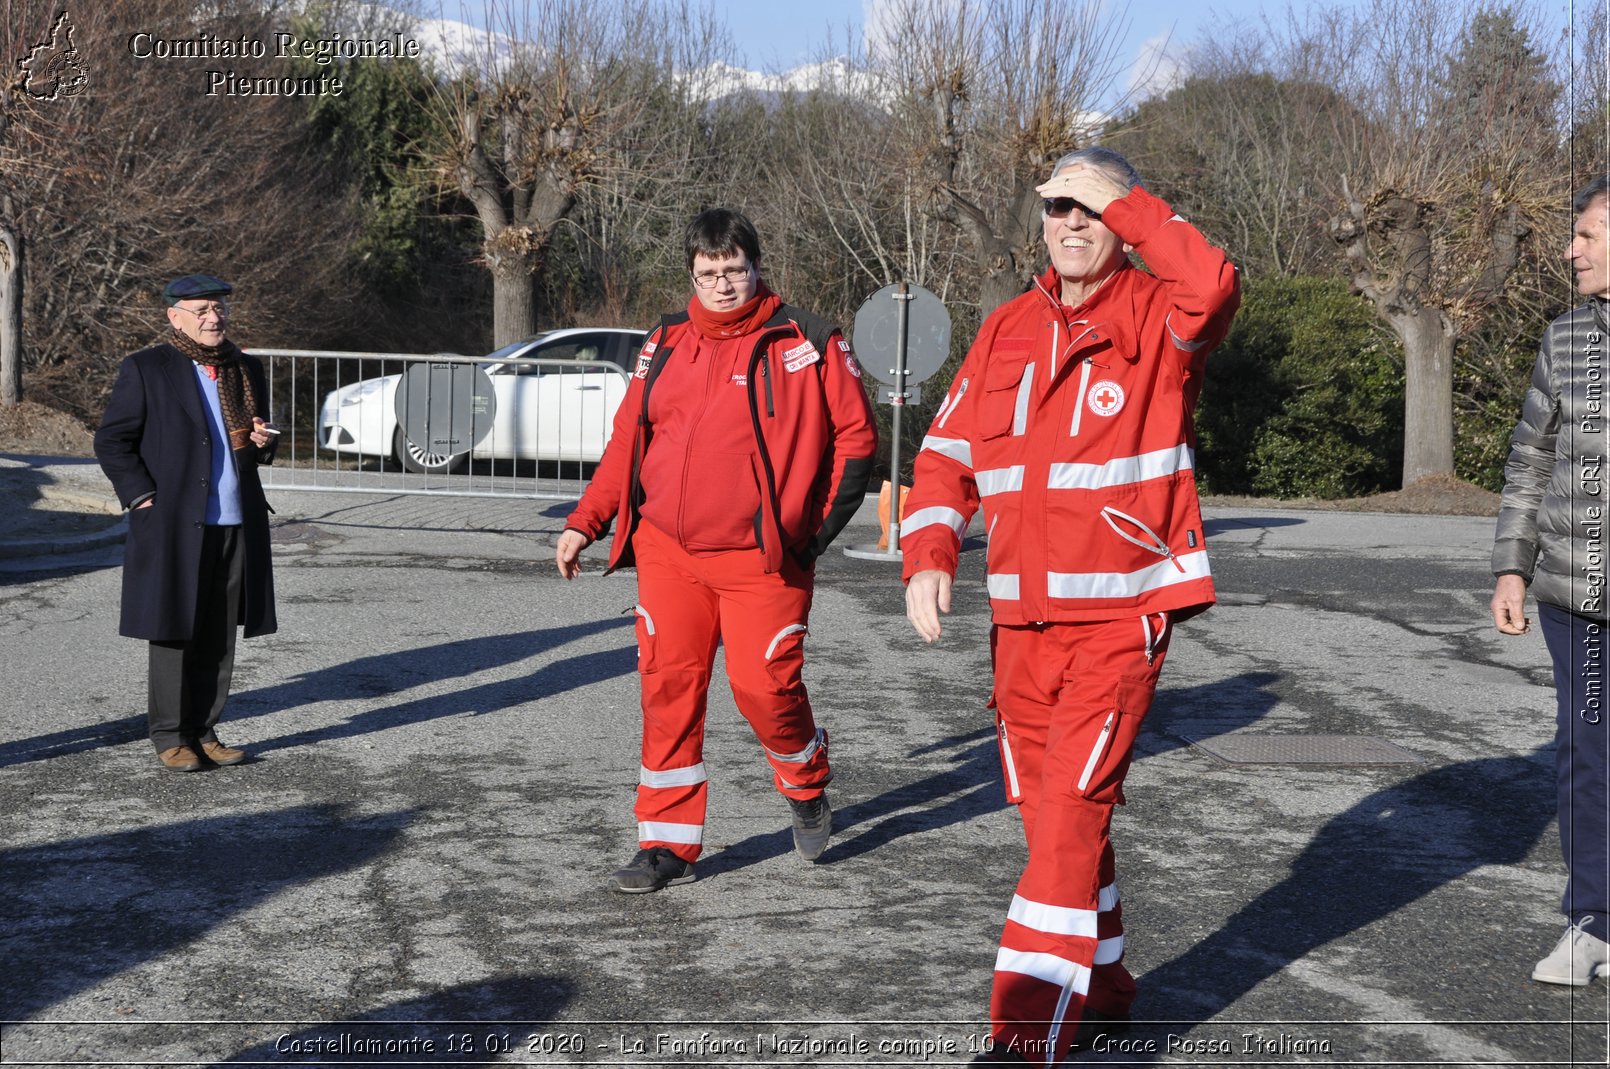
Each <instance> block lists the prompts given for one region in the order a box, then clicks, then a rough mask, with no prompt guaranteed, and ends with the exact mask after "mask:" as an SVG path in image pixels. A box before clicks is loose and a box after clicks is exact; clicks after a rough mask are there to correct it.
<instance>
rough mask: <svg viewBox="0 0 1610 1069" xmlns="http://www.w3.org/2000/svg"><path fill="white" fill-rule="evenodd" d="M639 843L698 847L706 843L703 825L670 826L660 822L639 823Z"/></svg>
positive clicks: (644, 821) (642, 821)
mask: <svg viewBox="0 0 1610 1069" xmlns="http://www.w3.org/2000/svg"><path fill="white" fill-rule="evenodd" d="M637 841H638V842H640V843H680V844H681V845H683V846H698V845H699V844H700V843H702V842H704V825H703V824H668V823H666V822H664V821H659V820H640V821H638V822H637Z"/></svg>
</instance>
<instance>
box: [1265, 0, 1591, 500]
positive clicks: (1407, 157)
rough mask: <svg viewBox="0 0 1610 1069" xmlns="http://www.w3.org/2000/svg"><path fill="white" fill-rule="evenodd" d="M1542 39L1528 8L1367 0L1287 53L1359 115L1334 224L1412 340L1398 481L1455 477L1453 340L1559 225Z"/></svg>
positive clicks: (1558, 178) (1366, 291) (1362, 277)
mask: <svg viewBox="0 0 1610 1069" xmlns="http://www.w3.org/2000/svg"><path fill="white" fill-rule="evenodd" d="M1534 39H1535V38H1534V31H1533V30H1532V29H1531V28H1530V27H1529V25H1528V22H1527V15H1526V13H1525V11H1524V10H1523V9H1521V8H1519V7H1509V8H1497V9H1488V10H1476V11H1470V10H1468V9H1465V8H1463V7H1462V5H1459V4H1456V3H1453V2H1452V0H1373V2H1372V3H1371V4H1370V5H1369V6H1368V7H1367V8H1365V9H1363V10H1361V11H1360V12H1359V13H1357V14H1356V15H1354V16H1352V17H1351V18H1350V19H1349V21H1347V23H1346V24H1345V32H1342V33H1336V34H1333V35H1332V36H1331V37H1329V38H1327V39H1324V40H1317V41H1316V40H1314V39H1311V38H1310V39H1308V40H1302V41H1299V42H1297V43H1299V44H1300V48H1298V49H1296V50H1295V51H1294V53H1293V54H1296V55H1302V56H1310V57H1311V56H1314V55H1322V56H1325V57H1326V62H1327V63H1328V65H1329V69H1330V71H1331V72H1337V73H1334V74H1333V77H1335V78H1336V82H1335V83H1334V84H1336V86H1337V88H1338V89H1339V91H1341V92H1342V93H1343V94H1344V95H1345V96H1347V97H1348V98H1349V99H1351V100H1352V101H1353V102H1354V104H1355V106H1356V107H1357V108H1358V110H1359V115H1360V130H1359V138H1358V145H1359V149H1360V151H1359V154H1358V155H1357V156H1356V157H1354V158H1352V159H1344V160H1338V161H1337V162H1336V169H1337V171H1338V172H1339V173H1340V178H1341V179H1343V180H1344V181H1343V182H1342V183H1340V184H1341V185H1342V190H1343V196H1342V198H1341V205H1340V206H1341V211H1340V212H1339V213H1337V214H1336V215H1335V216H1334V217H1333V218H1332V220H1331V222H1330V233H1331V236H1332V238H1333V239H1334V240H1335V241H1336V242H1337V244H1338V246H1339V247H1340V248H1341V249H1342V252H1343V255H1344V257H1345V259H1346V263H1347V270H1348V272H1349V275H1350V278H1351V280H1352V284H1353V287H1354V289H1355V290H1356V291H1357V292H1358V293H1360V294H1362V295H1363V296H1364V297H1365V298H1366V299H1368V300H1369V301H1370V303H1371V304H1372V305H1373V306H1374V307H1375V310H1376V314H1377V315H1378V316H1380V318H1381V319H1382V320H1383V321H1384V322H1385V323H1386V324H1387V325H1389V326H1390V327H1391V328H1392V330H1393V332H1394V333H1395V334H1396V335H1397V337H1398V338H1399V340H1400V341H1401V342H1402V344H1403V349H1404V356H1405V363H1406V367H1405V381H1404V387H1405V388H1404V456H1403V481H1404V483H1405V485H1407V484H1408V483H1412V482H1414V481H1416V480H1418V479H1421V478H1424V477H1426V476H1428V475H1451V474H1452V473H1453V471H1454V434H1453V380H1454V348H1455V343H1456V341H1457V340H1458V338H1459V337H1460V336H1461V334H1462V333H1463V332H1466V331H1468V330H1469V329H1471V327H1472V326H1473V325H1474V324H1476V323H1478V322H1479V321H1480V319H1481V317H1482V315H1483V314H1484V312H1485V311H1486V310H1487V309H1490V308H1491V307H1492V306H1493V305H1494V303H1495V302H1497V301H1499V300H1501V299H1502V298H1504V296H1505V294H1506V286H1507V284H1508V282H1509V280H1510V278H1511V276H1512V275H1513V274H1514V272H1515V270H1516V268H1517V267H1518V266H1519V264H1520V263H1521V262H1522V259H1523V255H1524V253H1525V250H1526V248H1527V243H1528V242H1529V241H1535V240H1537V235H1538V234H1539V232H1542V233H1554V232H1555V228H1554V226H1553V222H1552V220H1553V218H1554V216H1556V215H1557V214H1558V211H1559V205H1560V203H1561V202H1562V200H1563V197H1562V193H1563V188H1562V178H1563V170H1564V168H1563V167H1562V166H1561V165H1560V161H1559V159H1558V151H1557V145H1558V135H1557V131H1558V130H1559V129H1560V125H1559V115H1558V98H1559V85H1558V82H1557V80H1556V78H1555V76H1554V73H1553V71H1552V69H1551V67H1550V65H1549V63H1548V60H1547V59H1546V57H1545V56H1544V55H1543V54H1542V53H1540V52H1539V51H1537V49H1536V48H1535V47H1534V45H1533V41H1534ZM1342 72H1345V73H1342Z"/></svg>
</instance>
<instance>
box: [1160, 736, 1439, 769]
mask: <svg viewBox="0 0 1610 1069" xmlns="http://www.w3.org/2000/svg"><path fill="white" fill-rule="evenodd" d="M1185 741H1187V742H1189V743H1190V744H1191V745H1192V746H1195V747H1197V748H1198V749H1202V750H1206V751H1207V752H1208V753H1209V754H1211V755H1212V756H1214V757H1216V758H1218V759H1219V760H1220V761H1223V762H1224V763H1225V764H1227V765H1417V764H1420V763H1421V758H1420V756H1419V755H1418V754H1416V753H1414V752H1413V751H1412V750H1405V749H1404V748H1403V747H1401V746H1399V745H1397V744H1396V743H1393V742H1387V741H1386V740H1385V739H1378V738H1376V737H1375V736H1373V735H1214V736H1211V737H1198V736H1193V735H1187V736H1185Z"/></svg>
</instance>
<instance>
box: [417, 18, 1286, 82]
mask: <svg viewBox="0 0 1610 1069" xmlns="http://www.w3.org/2000/svg"><path fill="white" fill-rule="evenodd" d="M487 2H488V0H423V2H419V0H416V4H415V5H414V6H415V8H416V10H420V12H421V13H422V14H427V15H437V14H439V16H440V17H443V18H449V19H462V20H464V21H468V22H471V23H476V24H479V23H480V19H479V13H480V12H481V11H482V10H483V9H484V8H485V6H486V4H487ZM498 2H500V3H504V4H507V3H514V4H518V3H519V2H520V0H498ZM701 2H703V0H694V3H696V4H697V3H701ZM875 2H876V0H803V2H802V0H714V4H713V6H714V8H715V10H716V12H717V13H718V14H719V15H720V16H721V17H722V18H723V19H724V21H725V22H726V25H727V28H728V30H729V31H730V32H731V33H732V35H733V38H734V41H735V43H736V45H737V47H738V51H739V54H740V55H741V57H742V58H743V59H744V61H745V64H746V65H747V66H748V67H749V68H751V69H753V70H766V71H783V70H788V69H790V68H792V67H796V66H799V65H800V64H803V63H808V62H810V61H812V60H814V59H818V58H820V57H821V56H822V54H823V52H824V51H829V50H830V51H832V52H835V53H841V52H843V51H844V41H845V40H846V33H847V32H848V33H849V34H850V35H853V36H854V37H855V38H856V39H859V38H860V35H861V32H862V28H863V26H864V24H865V21H866V15H867V11H866V9H867V7H868V5H869V4H872V3H875ZM1297 2H1299V3H1300V2H1301V0H1297ZM1267 3H1268V0H1223V2H1219V3H1212V4H1211V5H1210V4H1209V3H1205V2H1200V0H1198V2H1192V0H1137V2H1135V3H1133V4H1130V5H1129V7H1128V9H1127V12H1124V6H1123V4H1121V3H1111V4H1110V6H1112V7H1113V8H1114V9H1116V10H1118V11H1119V12H1123V13H1121V14H1119V15H1117V16H1115V17H1118V18H1121V19H1123V20H1124V21H1127V23H1128V32H1127V34H1126V35H1125V38H1124V43H1123V54H1124V57H1123V66H1124V68H1125V70H1126V71H1127V70H1128V69H1129V68H1130V67H1131V66H1132V65H1133V64H1134V63H1135V61H1136V60H1137V59H1138V58H1139V57H1140V56H1141V55H1142V53H1143V51H1144V50H1145V49H1146V47H1147V44H1148V42H1152V48H1153V49H1155V48H1156V47H1158V46H1159V45H1161V44H1162V42H1164V41H1165V40H1171V41H1172V43H1173V44H1180V43H1184V42H1186V41H1189V40H1192V39H1193V38H1197V37H1199V36H1200V35H1201V34H1202V33H1204V32H1206V31H1207V30H1208V29H1210V28H1214V27H1217V28H1221V29H1222V28H1223V27H1225V26H1227V25H1229V24H1231V23H1232V22H1233V21H1237V20H1256V19H1258V18H1260V17H1261V13H1262V11H1263V10H1264V8H1265V6H1266V4H1267ZM1269 6H1270V10H1273V11H1284V10H1285V2H1284V0H1275V2H1274V3H1273V4H1272V5H1269ZM433 8H436V9H437V10H432V9H433Z"/></svg>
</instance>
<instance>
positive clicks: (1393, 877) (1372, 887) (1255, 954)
mask: <svg viewBox="0 0 1610 1069" xmlns="http://www.w3.org/2000/svg"><path fill="white" fill-rule="evenodd" d="M1551 753H1552V749H1551V747H1542V748H1540V749H1538V750H1534V751H1533V752H1532V753H1531V754H1528V755H1525V756H1519V757H1491V758H1483V759H1481V760H1477V761H1465V762H1462V763H1460V764H1456V765H1448V766H1446V767H1444V768H1438V769H1434V770H1432V771H1430V772H1426V773H1423V774H1421V775H1418V776H1415V777H1414V778H1413V779H1410V780H1406V781H1404V782H1403V783H1399V784H1397V785H1396V786H1393V787H1389V788H1387V789H1385V790H1382V791H1377V792H1375V793H1374V794H1372V795H1370V796H1369V797H1367V798H1365V799H1364V800H1362V801H1360V802H1359V803H1358V804H1357V805H1354V806H1352V807H1351V808H1349V809H1348V810H1346V811H1345V812H1343V813H1341V814H1339V815H1338V816H1336V817H1333V818H1332V819H1331V820H1330V821H1329V822H1327V823H1326V824H1325V825H1324V827H1322V828H1320V829H1319V831H1318V832H1317V833H1316V834H1315V835H1314V838H1313V840H1312V841H1311V842H1310V843H1309V845H1308V846H1307V847H1306V848H1305V849H1304V850H1303V852H1302V853H1301V854H1300V855H1299V856H1298V857H1297V859H1296V861H1294V862H1293V863H1292V866H1291V875H1290V876H1288V877H1286V879H1284V880H1282V881H1281V882H1280V883H1278V884H1276V885H1275V886H1274V887H1271V888H1270V889H1269V890H1267V891H1265V892H1264V893H1263V894H1261V895H1259V896H1258V897H1257V898H1255V899H1253V900H1252V901H1251V902H1249V903H1247V905H1245V906H1243V907H1242V908H1241V909H1240V910H1238V911H1237V912H1236V913H1235V914H1234V915H1233V916H1232V917H1230V918H1229V919H1228V920H1227V921H1226V922H1225V923H1224V926H1223V927H1222V928H1220V929H1219V930H1218V931H1216V932H1214V933H1213V934H1212V935H1210V936H1208V937H1207V938H1206V939H1204V940H1202V941H1201V942H1199V943H1197V944H1196V945H1195V946H1192V947H1191V948H1190V949H1188V950H1186V951H1185V952H1184V953H1183V954H1181V955H1180V956H1178V957H1176V958H1174V959H1173V960H1172V961H1168V962H1165V963H1163V964H1162V965H1159V966H1157V967H1156V968H1153V969H1151V970H1150V971H1148V972H1147V973H1146V974H1145V976H1144V977H1143V978H1142V980H1141V1000H1142V1001H1141V1003H1139V1004H1138V1005H1137V1006H1136V1010H1137V1016H1141V1017H1145V1018H1147V1019H1148V1020H1151V1021H1169V1022H1171V1023H1172V1022H1185V1021H1203V1020H1207V1019H1208V1018H1211V1017H1213V1016H1214V1015H1216V1014H1219V1013H1221V1012H1223V1011H1224V1010H1225V1009H1226V1008H1228V1007H1229V1006H1231V1005H1233V1004H1234V1003H1235V1001H1236V1000H1237V999H1239V998H1240V997H1241V996H1242V995H1244V994H1246V993H1247V992H1248V991H1250V990H1252V989H1253V988H1254V987H1256V986H1258V985H1259V984H1261V983H1263V982H1264V981H1265V980H1267V979H1269V978H1270V977H1272V976H1274V975H1276V974H1277V973H1279V972H1280V971H1281V970H1282V969H1284V968H1285V967H1286V966H1287V965H1289V964H1291V963H1292V962H1294V961H1297V960H1299V959H1301V958H1303V957H1305V956H1307V955H1309V954H1311V953H1313V952H1314V951H1315V950H1317V949H1318V948H1320V947H1323V946H1325V945H1327V944H1329V943H1331V942H1333V941H1335V940H1338V939H1343V938H1345V937H1346V936H1347V935H1349V934H1350V933H1352V932H1355V931H1358V930H1359V929H1361V928H1363V927H1365V926H1366V925H1369V924H1372V923H1374V922H1376V921H1378V920H1381V919H1382V918H1385V917H1390V916H1391V915H1392V914H1394V913H1396V912H1397V911H1399V910H1401V909H1404V908H1405V907H1407V906H1409V905H1410V904H1411V903H1413V902H1415V901H1417V900H1419V899H1420V898H1423V897H1424V896H1426V895H1427V894H1430V893H1431V892H1433V891H1435V890H1437V889H1438V888H1441V887H1444V886H1446V885H1448V884H1450V883H1453V882H1454V881H1455V880H1458V879H1460V878H1461V877H1463V876H1465V875H1467V874H1468V873H1470V872H1471V871H1473V870H1475V869H1478V868H1481V867H1482V866H1485V865H1514V864H1518V863H1520V862H1521V861H1523V860H1524V859H1525V858H1526V855H1527V854H1528V853H1529V852H1530V851H1531V850H1532V848H1533V846H1534V845H1535V844H1536V843H1537V841H1538V838H1539V837H1540V836H1541V835H1542V834H1543V832H1544V831H1545V830H1546V829H1547V828H1548V827H1549V825H1550V822H1551V821H1552V819H1553V815H1554V804H1553V798H1554V795H1553V779H1552V775H1551V770H1552V761H1551V759H1550V757H1549V755H1550V754H1551ZM1462 930H1463V931H1464V933H1465V935H1466V936H1467V937H1468V938H1469V939H1470V945H1469V946H1468V947H1463V948H1459V947H1453V948H1450V947H1448V946H1446V945H1445V940H1446V938H1447V935H1446V933H1444V932H1438V933H1427V934H1426V935H1425V937H1424V941H1425V944H1426V945H1425V947H1423V948H1420V947H1415V946H1404V947H1403V948H1402V952H1403V953H1404V954H1406V955H1409V956H1417V955H1420V954H1422V951H1423V954H1424V957H1425V959H1426V960H1427V961H1433V960H1436V959H1437V958H1438V957H1439V956H1441V957H1445V958H1447V959H1448V960H1452V961H1465V962H1481V961H1483V960H1486V958H1487V957H1488V955H1487V954H1486V953H1485V952H1484V949H1483V947H1482V946H1481V945H1480V941H1481V936H1480V934H1479V928H1465V929H1462ZM1403 982H1404V984H1405V985H1406V986H1407V985H1413V984H1416V983H1420V982H1421V981H1419V980H1417V979H1416V977H1415V976H1414V975H1413V972H1412V970H1411V971H1409V972H1406V973H1405V974H1404V981H1403ZM1139 1027H1141V1026H1137V1028H1139ZM1188 1030H1189V1028H1188V1026H1187V1027H1185V1028H1181V1027H1180V1026H1179V1025H1178V1024H1173V1026H1172V1027H1169V1028H1168V1029H1167V1031H1168V1032H1171V1033H1174V1034H1181V1033H1183V1032H1184V1031H1188ZM1159 1046H1161V1044H1159Z"/></svg>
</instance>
